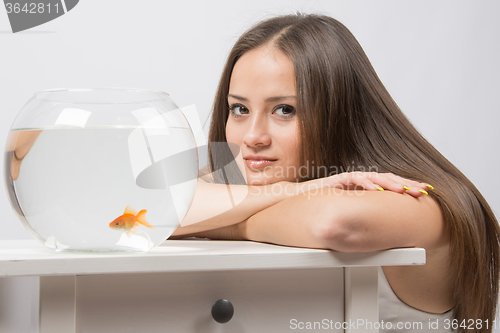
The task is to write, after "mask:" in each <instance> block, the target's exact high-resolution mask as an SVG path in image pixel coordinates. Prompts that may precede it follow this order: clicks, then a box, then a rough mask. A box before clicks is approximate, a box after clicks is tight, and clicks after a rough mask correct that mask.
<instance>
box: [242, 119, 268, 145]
mask: <svg viewBox="0 0 500 333" xmlns="http://www.w3.org/2000/svg"><path fill="white" fill-rule="evenodd" d="M249 125H250V126H249V127H248V128H247V130H246V133H245V134H244V136H243V143H244V144H245V145H247V146H249V147H259V146H269V145H270V144H271V135H270V133H269V131H268V126H267V122H266V121H265V120H264V119H261V118H260V117H256V118H255V119H252V121H251V122H250V124H249Z"/></svg>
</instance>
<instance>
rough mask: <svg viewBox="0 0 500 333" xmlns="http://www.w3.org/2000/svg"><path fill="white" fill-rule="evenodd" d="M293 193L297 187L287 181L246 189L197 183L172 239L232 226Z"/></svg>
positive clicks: (244, 186)
mask: <svg viewBox="0 0 500 333" xmlns="http://www.w3.org/2000/svg"><path fill="white" fill-rule="evenodd" d="M297 193H298V187H297V184H294V183H289V182H279V183H275V184H270V185H262V186H247V185H225V184H213V183H206V182H204V181H201V180H199V181H198V184H197V188H196V193H195V196H194V198H193V203H192V204H191V207H190V208H189V211H188V213H187V215H186V217H185V218H184V219H183V221H182V222H181V225H180V227H179V228H178V229H177V230H176V231H175V232H174V233H173V234H172V236H173V237H175V236H187V235H191V234H196V233H199V232H202V231H207V230H213V229H218V228H222V227H226V226H230V225H234V224H236V223H239V222H242V221H244V220H246V219H248V218H249V217H250V216H252V215H254V214H255V213H258V212H260V211H262V210H264V209H266V208H268V207H271V206H272V205H275V204H277V203H279V202H281V201H283V200H285V199H287V198H290V197H292V196H294V195H296V194H297Z"/></svg>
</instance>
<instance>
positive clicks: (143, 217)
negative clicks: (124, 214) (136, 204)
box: [136, 209, 154, 229]
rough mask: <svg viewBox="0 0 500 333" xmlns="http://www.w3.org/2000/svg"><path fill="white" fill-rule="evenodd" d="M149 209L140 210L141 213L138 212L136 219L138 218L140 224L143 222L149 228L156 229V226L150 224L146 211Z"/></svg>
mask: <svg viewBox="0 0 500 333" xmlns="http://www.w3.org/2000/svg"><path fill="white" fill-rule="evenodd" d="M147 212H148V211H147V210H145V209H143V210H141V211H140V212H139V214H137V216H136V219H137V222H139V223H140V224H142V225H143V226H145V227H148V228H149V229H154V227H153V226H152V225H151V224H149V222H148V221H147V220H146V213H147Z"/></svg>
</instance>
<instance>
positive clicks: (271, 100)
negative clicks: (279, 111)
mask: <svg viewBox="0 0 500 333" xmlns="http://www.w3.org/2000/svg"><path fill="white" fill-rule="evenodd" d="M227 96H228V97H232V98H234V99H237V100H240V101H243V102H248V98H246V97H241V96H238V95H233V94H227ZM287 98H297V97H296V96H293V95H291V96H275V97H268V98H266V100H265V102H277V101H280V100H282V99H287Z"/></svg>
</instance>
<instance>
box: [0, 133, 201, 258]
mask: <svg viewBox="0 0 500 333" xmlns="http://www.w3.org/2000/svg"><path fill="white" fill-rule="evenodd" d="M7 146H8V147H9V146H10V147H11V148H12V147H13V148H12V149H10V150H9V149H7V150H6V154H7V155H6V158H5V164H6V165H5V166H6V176H7V180H8V181H7V187H8V188H9V192H10V193H9V194H10V197H11V201H12V204H13V206H14V208H15V210H16V212H17V214H18V215H19V217H20V218H21V220H22V221H23V223H24V224H25V227H27V229H28V231H29V232H30V233H31V234H32V235H33V236H35V238H38V239H39V240H41V241H42V242H43V243H45V245H46V246H48V247H50V248H53V249H55V250H70V251H71V250H74V251H97V252H100V251H115V250H116V251H124V250H125V251H147V250H149V249H151V248H152V247H154V246H156V245H158V244H159V243H161V242H163V241H165V239H166V238H168V236H170V235H171V234H172V233H173V232H174V230H175V229H176V228H177V227H178V225H179V223H180V220H182V218H183V217H184V215H185V214H186V212H187V210H188V208H189V206H190V204H191V200H192V197H193V195H194V191H195V188H196V173H195V172H193V170H196V169H197V165H198V162H197V155H196V148H194V149H193V147H196V145H195V144H194V139H193V136H192V133H191V131H190V129H189V128H168V129H165V128H163V129H147V128H141V127H132V126H131V127H124V126H120V127H111V126H102V127H99V126H96V127H86V128H74V127H59V128H58V127H53V128H45V129H28V130H13V131H11V132H10V133H9V138H8V144H7ZM193 166H195V167H193Z"/></svg>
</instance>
